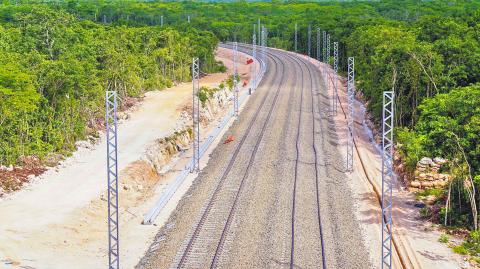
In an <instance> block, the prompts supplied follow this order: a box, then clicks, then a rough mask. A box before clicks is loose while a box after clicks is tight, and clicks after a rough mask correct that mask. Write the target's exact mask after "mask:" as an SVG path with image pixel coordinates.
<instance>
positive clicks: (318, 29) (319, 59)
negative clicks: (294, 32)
mask: <svg viewBox="0 0 480 269" xmlns="http://www.w3.org/2000/svg"><path fill="white" fill-rule="evenodd" d="M320 35H321V33H320V27H317V60H318V61H321V58H320V53H321V52H320V51H321V47H320Z"/></svg>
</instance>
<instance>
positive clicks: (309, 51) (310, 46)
mask: <svg viewBox="0 0 480 269" xmlns="http://www.w3.org/2000/svg"><path fill="white" fill-rule="evenodd" d="M307 35H308V45H307V47H308V57H310V56H311V55H310V53H311V49H312V27H311V26H310V24H309V25H308V32H307Z"/></svg>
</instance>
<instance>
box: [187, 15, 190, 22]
mask: <svg viewBox="0 0 480 269" xmlns="http://www.w3.org/2000/svg"><path fill="white" fill-rule="evenodd" d="M187 20H188V23H190V15H188V17H187Z"/></svg>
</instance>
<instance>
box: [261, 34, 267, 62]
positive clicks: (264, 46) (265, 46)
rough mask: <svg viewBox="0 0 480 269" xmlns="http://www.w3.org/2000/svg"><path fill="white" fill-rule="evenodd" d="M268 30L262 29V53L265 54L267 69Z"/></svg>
mask: <svg viewBox="0 0 480 269" xmlns="http://www.w3.org/2000/svg"><path fill="white" fill-rule="evenodd" d="M267 35H268V32H267V28H265V27H262V52H263V62H264V63H265V67H268V62H267Z"/></svg>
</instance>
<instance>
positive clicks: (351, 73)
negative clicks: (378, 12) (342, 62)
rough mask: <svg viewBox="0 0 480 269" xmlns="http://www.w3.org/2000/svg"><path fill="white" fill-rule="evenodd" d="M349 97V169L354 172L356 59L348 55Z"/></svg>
mask: <svg viewBox="0 0 480 269" xmlns="http://www.w3.org/2000/svg"><path fill="white" fill-rule="evenodd" d="M347 98H348V117H347V127H348V128H347V129H348V130H347V131H348V141H347V171H348V172H353V134H354V132H353V130H354V126H353V117H354V111H353V101H354V99H355V60H354V58H353V57H348V83H347Z"/></svg>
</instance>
